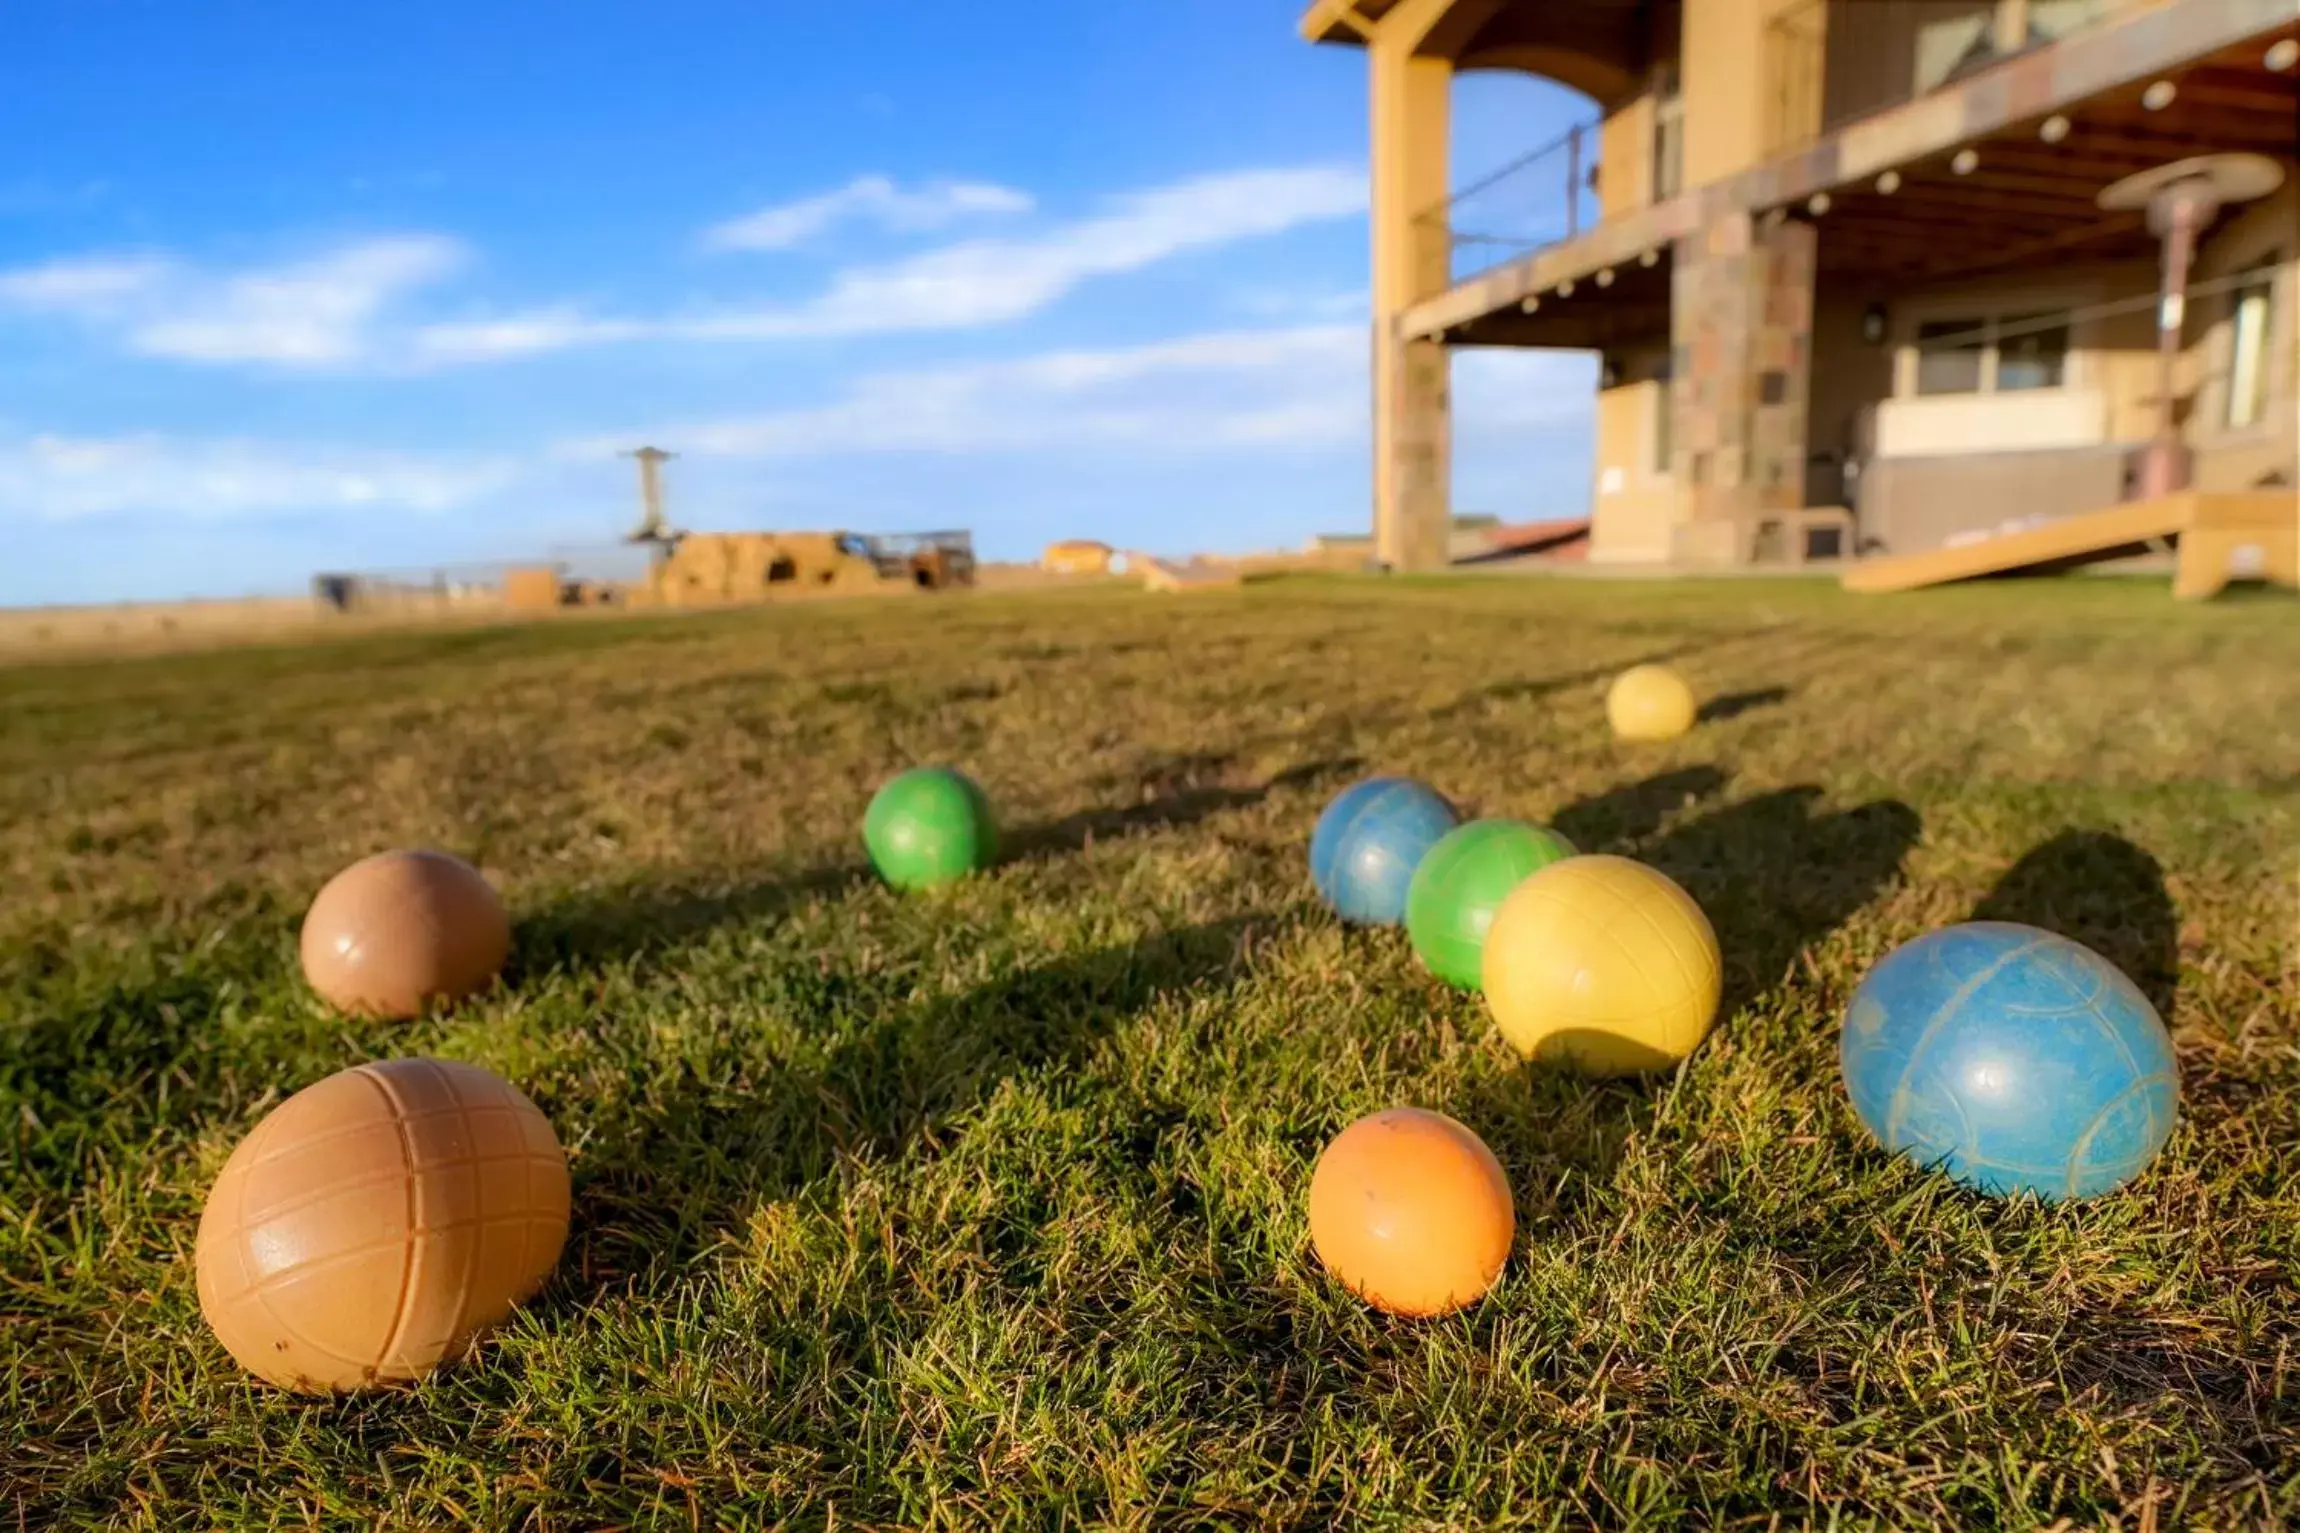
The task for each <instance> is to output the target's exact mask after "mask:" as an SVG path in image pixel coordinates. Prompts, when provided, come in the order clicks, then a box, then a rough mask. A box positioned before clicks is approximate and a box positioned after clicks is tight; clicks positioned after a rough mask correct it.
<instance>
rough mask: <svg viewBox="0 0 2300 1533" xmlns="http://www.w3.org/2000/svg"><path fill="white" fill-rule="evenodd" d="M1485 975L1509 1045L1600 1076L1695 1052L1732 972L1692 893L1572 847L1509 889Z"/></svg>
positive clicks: (1636, 867) (1654, 1066)
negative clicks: (1573, 851)
mask: <svg viewBox="0 0 2300 1533" xmlns="http://www.w3.org/2000/svg"><path fill="white" fill-rule="evenodd" d="M1481 977H1482V979H1483V981H1484V988H1485V1000H1486V1005H1487V1007H1488V1009H1490V1010H1491V1011H1492V1012H1493V1019H1494V1022H1495V1024H1496V1025H1497V1026H1498V1027H1499V1028H1500V1029H1501V1034H1502V1036H1503V1037H1504V1038H1507V1039H1508V1040H1509V1042H1510V1045H1511V1047H1513V1048H1515V1049H1516V1050H1517V1051H1518V1052H1519V1053H1520V1054H1523V1055H1525V1056H1526V1057H1527V1058H1528V1059H1540V1060H1545V1061H1551V1062H1554V1063H1558V1064H1563V1065H1566V1066H1568V1067H1570V1068H1572V1069H1575V1070H1578V1071H1580V1072H1581V1073H1582V1074H1584V1075H1600V1076H1603V1075H1636V1074H1640V1073H1642V1072H1644V1071H1648V1070H1661V1069H1666V1068H1668V1067H1669V1066H1671V1065H1674V1064H1676V1063H1677V1062H1678V1061H1679V1060H1681V1059H1683V1058H1684V1057H1685V1056H1686V1055H1688V1054H1690V1053H1692V1052H1693V1050H1694V1049H1695V1048H1696V1047H1698V1046H1699V1044H1700V1042H1701V1040H1702V1039H1703V1038H1704V1037H1706V1036H1707V1035H1708V1032H1709V1025H1710V1023H1711V1022H1712V1021H1714V1020H1715V1018H1716V1015H1717V1000H1718V996H1719V994H1720V993H1721V991H1722V990H1723V984H1724V970H1723V964H1722V963H1721V961H1720V959H1719V956H1718V952H1717V933H1716V932H1715V931H1714V930H1713V929H1712V928H1711V927H1710V925H1709V918H1708V917H1707V916H1705V915H1703V914H1702V913H1701V907H1700V906H1699V905H1697V904H1695V903H1694V902H1693V896H1691V895H1690V894H1687V893H1686V892H1685V891H1684V890H1683V889H1681V888H1679V887H1678V886H1677V884H1676V883H1675V881H1673V880H1672V879H1671V878H1670V877H1669V876H1668V875H1667V874H1665V873H1660V872H1656V871H1655V870H1654V869H1652V868H1649V867H1647V866H1645V864H1643V863H1641V862H1632V861H1630V860H1629V859H1628V858H1626V857H1568V858H1566V859H1565V860H1564V861H1563V862H1553V863H1551V864H1550V865H1549V866H1548V867H1546V868H1543V869H1542V870H1541V871H1540V872H1538V873H1535V874H1534V875H1533V876H1532V877H1531V878H1528V879H1527V880H1526V881H1525V882H1524V883H1522V884H1519V885H1518V886H1517V887H1516V888H1515V889H1513V890H1511V891H1510V895H1509V898H1507V899H1506V900H1503V901H1502V903H1501V908H1500V909H1499V910H1497V911H1495V912H1494V917H1493V925H1492V927H1491V928H1490V929H1488V931H1487V932H1486V938H1485V961H1484V971H1483V974H1482V976H1481Z"/></svg>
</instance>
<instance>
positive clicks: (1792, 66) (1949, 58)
mask: <svg viewBox="0 0 2300 1533" xmlns="http://www.w3.org/2000/svg"><path fill="white" fill-rule="evenodd" d="M2147 3H2149V0H1804V3H1802V4H1799V5H1795V6H1792V7H1791V8H1789V9H1788V10H1785V11H1783V12H1781V13H1780V14H1779V15H1777V16H1775V17H1774V18H1773V19H1772V20H1771V21H1769V22H1767V23H1766V26H1765V59H1764V67H1765V78H1766V82H1767V84H1766V89H1767V101H1766V115H1767V121H1766V125H1765V126H1766V143H1767V148H1768V150H1769V151H1770V152H1772V153H1775V154H1782V153H1787V152H1788V151H1790V150H1794V149H1799V148H1802V147H1803V146H1804V145H1806V144H1808V143H1810V142H1812V141H1813V140H1814V139H1817V138H1819V137H1820V136H1821V135H1823V134H1825V133H1830V132H1834V131H1835V130H1836V129H1838V128H1841V127H1843V126H1845V125H1846V124H1847V123H1850V122H1854V121H1857V120H1858V119H1860V118H1863V117H1867V116H1869V115H1870V114H1871V113H1874V112H1881V111H1884V110H1886V109H1888V108H1890V107H1896V106H1900V105H1903V104H1904V103H1907V102H1910V101H1914V100H1916V99H1917V98H1918V97H1920V96H1924V95H1928V94H1930V93H1931V92H1933V91H1936V90H1939V89H1941V88H1942V87H1943V86H1947V85H1952V84H1955V83H1956V82H1958V81H1960V80H1964V79H1968V78H1970V77H1971V76H1973V75H1976V74H1978V73H1980V72H1981V71H1983V70H1985V69H1987V68H1989V67H1990V66H1992V65H1995V64H2000V63H2002V62H2004V61H2005V60H2006V59H2010V58H2015V57H2018V56H2019V55H2021V54H2024V53H2028V52H2030V51H2032V50H2034V49H2037V48H2041V47H2044V46H2046V45H2048V44H2051V43H2055V42H2058V41H2059V40H2061V39H2062V38H2064V37H2072V36H2075V35H2076V34H2077V33H2079V32H2084V31H2088V30H2090V29H2091V28H2093V27H2096V26H2099V25H2100V24H2101V23H2103V22H2105V21H2108V20H2110V19H2112V18H2113V17H2115V16H2116V15H2117V14H2118V13H2119V12H2122V11H2126V10H2130V9H2131V8H2132V7H2133V6H2134V5H2136V4H2147Z"/></svg>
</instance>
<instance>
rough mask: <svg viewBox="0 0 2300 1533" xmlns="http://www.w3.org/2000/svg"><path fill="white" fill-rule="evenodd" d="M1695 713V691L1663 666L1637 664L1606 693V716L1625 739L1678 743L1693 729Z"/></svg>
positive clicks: (1615, 730)
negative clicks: (1673, 741) (1681, 737)
mask: <svg viewBox="0 0 2300 1533" xmlns="http://www.w3.org/2000/svg"><path fill="white" fill-rule="evenodd" d="M1693 713H1694V707H1693V689H1692V688H1691V687H1689V686H1687V685H1685V678H1684V677H1682V676H1680V675H1678V674H1677V673H1676V672H1675V671H1673V670H1670V669H1669V668H1668V667H1667V666H1663V665H1633V666H1631V667H1630V668H1629V669H1628V670H1626V671H1623V672H1622V673H1621V674H1620V675H1619V676H1616V677H1614V678H1613V686H1612V688H1611V690H1609V691H1608V692H1607V693H1606V694H1605V717H1606V719H1607V721H1608V722H1610V723H1611V724H1612V725H1613V733H1614V735H1615V736H1616V737H1617V738H1619V739H1623V740H1674V739H1676V738H1677V737H1678V736H1679V735H1681V734H1683V733H1685V731H1687V730H1688V729H1691V728H1692V727H1693Z"/></svg>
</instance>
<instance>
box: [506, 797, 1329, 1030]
mask: <svg viewBox="0 0 2300 1533" xmlns="http://www.w3.org/2000/svg"><path fill="white" fill-rule="evenodd" d="M1232 760H1233V758H1231V757H1228V756H1213V755H1195V756H1178V757H1170V758H1166V759H1163V760H1161V761H1158V762H1155V763H1152V764H1151V765H1150V766H1148V767H1146V768H1143V769H1142V770H1141V771H1139V772H1138V773H1137V774H1136V776H1135V781H1136V783H1137V784H1138V790H1139V792H1140V794H1141V798H1140V800H1139V801H1138V802H1136V803H1131V804H1123V805H1117V806H1112V807H1106V808H1098V809H1087V810H1081V811H1079V812H1077V813H1075V814H1068V815H1064V816H1062V817H1060V818H1059V819H1054V820H1047V821H1043V822H1038V823H1033V824H1025V825H1021V826H1016V827H1009V828H1007V829H1005V830H1003V831H1002V833H1001V835H1000V838H999V840H1000V850H999V858H998V862H999V863H1000V864H1003V863H1007V862H1017V861H1024V860H1028V859H1031V858H1039V857H1052V856H1061V855H1066V854H1070V853H1075V852H1080V851H1083V850H1085V849H1086V848H1087V847H1088V846H1090V845H1092V844H1093V843H1094V842H1095V841H1097V840H1103V839H1108V838H1111V837H1115V836H1123V835H1126V834H1128V833H1130V832H1133V831H1138V830H1148V829H1174V828H1180V827H1185V826H1190V825H1194V824H1197V823H1198V822H1200V821H1202V820H1205V819H1208V818H1210V817H1212V816H1214V815H1217V814H1220V813H1223V812H1224V811H1226V810H1231V809H1238V808H1244V807H1247V806H1251V805H1254V804H1259V803H1261V802H1262V801H1264V800H1265V799H1267V798H1269V797H1270V796H1271V795H1272V794H1273V793H1284V792H1293V791H1297V790H1303V789H1313V788H1320V787H1323V786H1325V785H1328V784H1332V783H1337V782H1339V781H1341V780H1342V779H1344V778H1346V777H1348V776H1349V775H1350V774H1351V773H1353V772H1355V771H1357V770H1359V769H1360V768H1361V767H1363V766H1364V764H1365V763H1364V762H1363V761H1362V760H1361V759H1359V758H1357V757H1355V756H1342V757H1330V758H1324V759H1320V760H1316V761H1310V762H1305V763H1303V764H1301V765H1299V766H1293V767H1289V768H1287V769H1286V770H1284V771H1282V772H1278V773H1276V774H1275V775H1273V776H1271V777H1270V778H1269V779H1268V780H1267V781H1264V782H1261V783H1258V784H1256V785H1254V786H1252V787H1244V788H1241V787H1231V786H1225V785H1222V784H1220V783H1209V782H1207V781H1205V780H1204V779H1206V778H1209V777H1218V776H1220V775H1221V774H1223V773H1225V772H1227V771H1228V770H1229V769H1230V766H1231V763H1232ZM1104 786H1106V787H1107V786H1111V784H1107V783H1106V784H1104ZM858 839H859V837H858ZM858 850H859V848H858ZM994 866H995V865H994ZM877 878H878V875H877V874H876V873H875V872H873V871H872V869H871V867H870V866H869V864H868V863H867V862H866V861H864V860H863V859H862V858H861V857H860V856H857V857H854V858H852V859H849V860H846V861H843V862H838V863H832V864H826V865H820V866H815V867H805V868H799V869H797V870H794V871H791V872H788V873H776V874H770V875H768V876H766V877H762V878H757V879H753V880H751V881H748V882H744V883H738V884H734V885H732V886H720V885H709V884H704V883H702V882H700V881H691V882H673V883H670V884H666V885H660V886H653V887H637V886H632V885H620V886H616V887H612V888H607V889H602V890H596V891H590V892H586V893H584V894H581V895H578V896H576V897H574V898H572V899H569V900H565V901H562V902H561V903H559V904H557V905H555V906H553V907H552V908H550V909H548V910H545V911H542V912H539V913H537V914H535V915H533V916H530V917H527V918H525V919H523V920H521V921H520V923H519V926H518V930H517V933H516V940H515V942H514V943H513V951H512V957H511V962H510V964H509V965H508V966H507V969H506V972H505V983H506V984H509V985H517V984H518V983H520V982H521V980H522V979H524V978H527V977H530V976H534V975H538V974H542V973H545V972H548V971H549V970H551V969H552V968H554V967H556V966H559V965H567V966H570V967H574V966H584V967H588V966H591V965H597V964H604V963H612V962H616V961H618V960H622V959H628V958H632V957H636V956H639V955H641V954H654V955H657V956H660V955H662V954H664V953H667V952H673V951H676V950H678V949H679V948H681V947H684V946H686V945H688V944H691V943H694V942H697V941H700V940H702V939H704V938H706V937H708V936H709V935H710V934H711V933H712V932H714V931H717V930H720V929H722V928H725V927H729V926H741V925H749V924H754V923H758V922H765V921H771V920H774V919H775V918H777V917H778V916H781V915H782V914H784V913H785V912H787V911H789V910H792V909H794V908H797V907H799V906H802V905H805V904H807V903H809V902H811V901H813V900H817V899H824V900H838V899H842V898H844V897H846V896H847V895H849V894H853V893H855V892H857V891H858V890H860V889H863V888H866V887H869V886H870V885H871V884H873V883H875V882H876V881H877Z"/></svg>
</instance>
